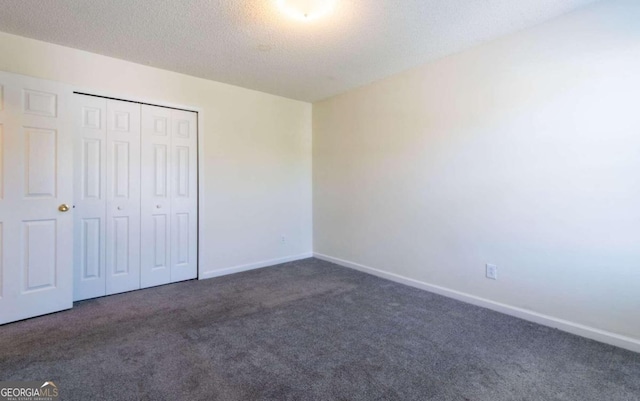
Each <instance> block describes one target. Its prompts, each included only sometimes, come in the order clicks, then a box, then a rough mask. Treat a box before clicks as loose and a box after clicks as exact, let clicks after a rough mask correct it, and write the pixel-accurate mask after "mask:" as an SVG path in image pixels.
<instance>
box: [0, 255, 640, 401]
mask: <svg viewBox="0 0 640 401" xmlns="http://www.w3.org/2000/svg"><path fill="white" fill-rule="evenodd" d="M0 379H1V380H45V379H46V380H53V381H55V383H56V384H57V385H58V388H59V390H60V392H61V395H62V399H66V400H103V399H104V400H135V399H144V400H251V399H277V400H474V401H475V400H491V401H498V400H509V401H511V400H576V401H585V400H597V401H613V400H640V354H636V353H633V352H629V351H625V350H622V349H619V348H615V347H611V346H608V345H604V344H600V343H597V342H594V341H590V340H586V339H583V338H580V337H576V336H573V335H570V334H566V333H562V332H560V331H557V330H553V329H549V328H546V327H543V326H539V325H536V324H532V323H528V322H526V321H523V320H519V319H516V318H512V317H509V316H506V315H501V314H499V313H496V312H492V311H489V310H485V309H482V308H478V307H475V306H471V305H467V304H464V303H461V302H458V301H454V300H451V299H447V298H444V297H441V296H438V295H434V294H430V293H428V292H424V291H420V290H417V289H413V288H410V287H406V286H403V285H400V284H396V283H392V282H389V281H386V280H382V279H379V278H376V277H373V276H369V275H365V274H362V273H359V272H356V271H352V270H348V269H345V268H341V267H338V266H336V265H333V264H330V263H327V262H323V261H320V260H316V259H307V260H304V261H300V262H293V263H287V264H283V265H280V266H276V267H270V268H266V269H262V270H256V271H251V272H246V273H240V274H236V275H233V276H227V277H222V278H218V279H212V280H205V281H190V282H185V283H179V284H173V285H168V286H163V287H157V288H152V289H147V290H142V291H135V292H131V293H127V294H121V295H114V296H111V297H106V298H100V299H96V300H91V301H85V302H81V303H78V304H76V306H75V308H74V309H73V310H70V311H66V312H60V313H56V314H52V315H48V316H44V317H40V318H35V319H31V320H27V321H23V322H18V323H13V324H9V325H6V326H3V327H0Z"/></svg>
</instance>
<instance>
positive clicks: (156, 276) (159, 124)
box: [141, 105, 172, 288]
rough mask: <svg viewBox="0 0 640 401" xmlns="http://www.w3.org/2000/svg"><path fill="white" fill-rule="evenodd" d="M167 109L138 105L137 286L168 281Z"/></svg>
mask: <svg viewBox="0 0 640 401" xmlns="http://www.w3.org/2000/svg"><path fill="white" fill-rule="evenodd" d="M170 134H171V110H169V109H166V108H162V107H156V106H148V105H143V106H142V153H141V154H142V165H143V166H144V168H143V169H142V177H143V179H142V183H141V190H142V210H141V211H142V243H143V244H146V245H148V246H145V247H143V249H142V262H141V269H142V270H141V284H142V287H143V288H145V287H152V286H156V285H160V284H167V283H169V282H170V281H171V265H170V263H171V249H170V248H171V245H170V244H171V236H170V235H171V198H170V191H171V189H170V188H171V182H170V179H169V172H170V171H171V163H172V160H171V152H170V146H171V136H170Z"/></svg>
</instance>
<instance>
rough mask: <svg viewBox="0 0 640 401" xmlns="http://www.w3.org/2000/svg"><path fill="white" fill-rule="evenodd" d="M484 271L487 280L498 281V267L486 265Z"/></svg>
mask: <svg viewBox="0 0 640 401" xmlns="http://www.w3.org/2000/svg"><path fill="white" fill-rule="evenodd" d="M486 269H487V271H486V274H487V278H490V279H492V280H497V279H498V266H496V265H492V264H489V263H487V264H486Z"/></svg>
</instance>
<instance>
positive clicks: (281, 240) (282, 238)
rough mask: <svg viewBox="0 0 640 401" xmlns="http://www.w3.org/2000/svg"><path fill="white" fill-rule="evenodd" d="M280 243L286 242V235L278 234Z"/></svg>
mask: <svg viewBox="0 0 640 401" xmlns="http://www.w3.org/2000/svg"><path fill="white" fill-rule="evenodd" d="M280 243H281V244H286V243H287V237H285V236H284V235H281V236H280Z"/></svg>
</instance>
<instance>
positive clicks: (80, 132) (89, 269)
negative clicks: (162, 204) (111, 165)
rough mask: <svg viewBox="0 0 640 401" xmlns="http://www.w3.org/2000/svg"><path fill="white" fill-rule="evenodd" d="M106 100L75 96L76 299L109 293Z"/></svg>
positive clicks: (74, 292)
mask: <svg viewBox="0 0 640 401" xmlns="http://www.w3.org/2000/svg"><path fill="white" fill-rule="evenodd" d="M106 112H107V101H106V99H102V98H98V97H94V96H86V95H74V107H73V116H74V118H73V124H74V143H75V145H74V160H75V169H74V179H75V182H76V186H75V190H74V192H75V209H74V215H75V216H74V291H73V294H74V298H73V299H74V300H75V301H80V300H83V299H88V298H95V297H99V296H104V295H106V213H107V210H106V201H107V199H106V168H107V167H106V138H107V128H106Z"/></svg>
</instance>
